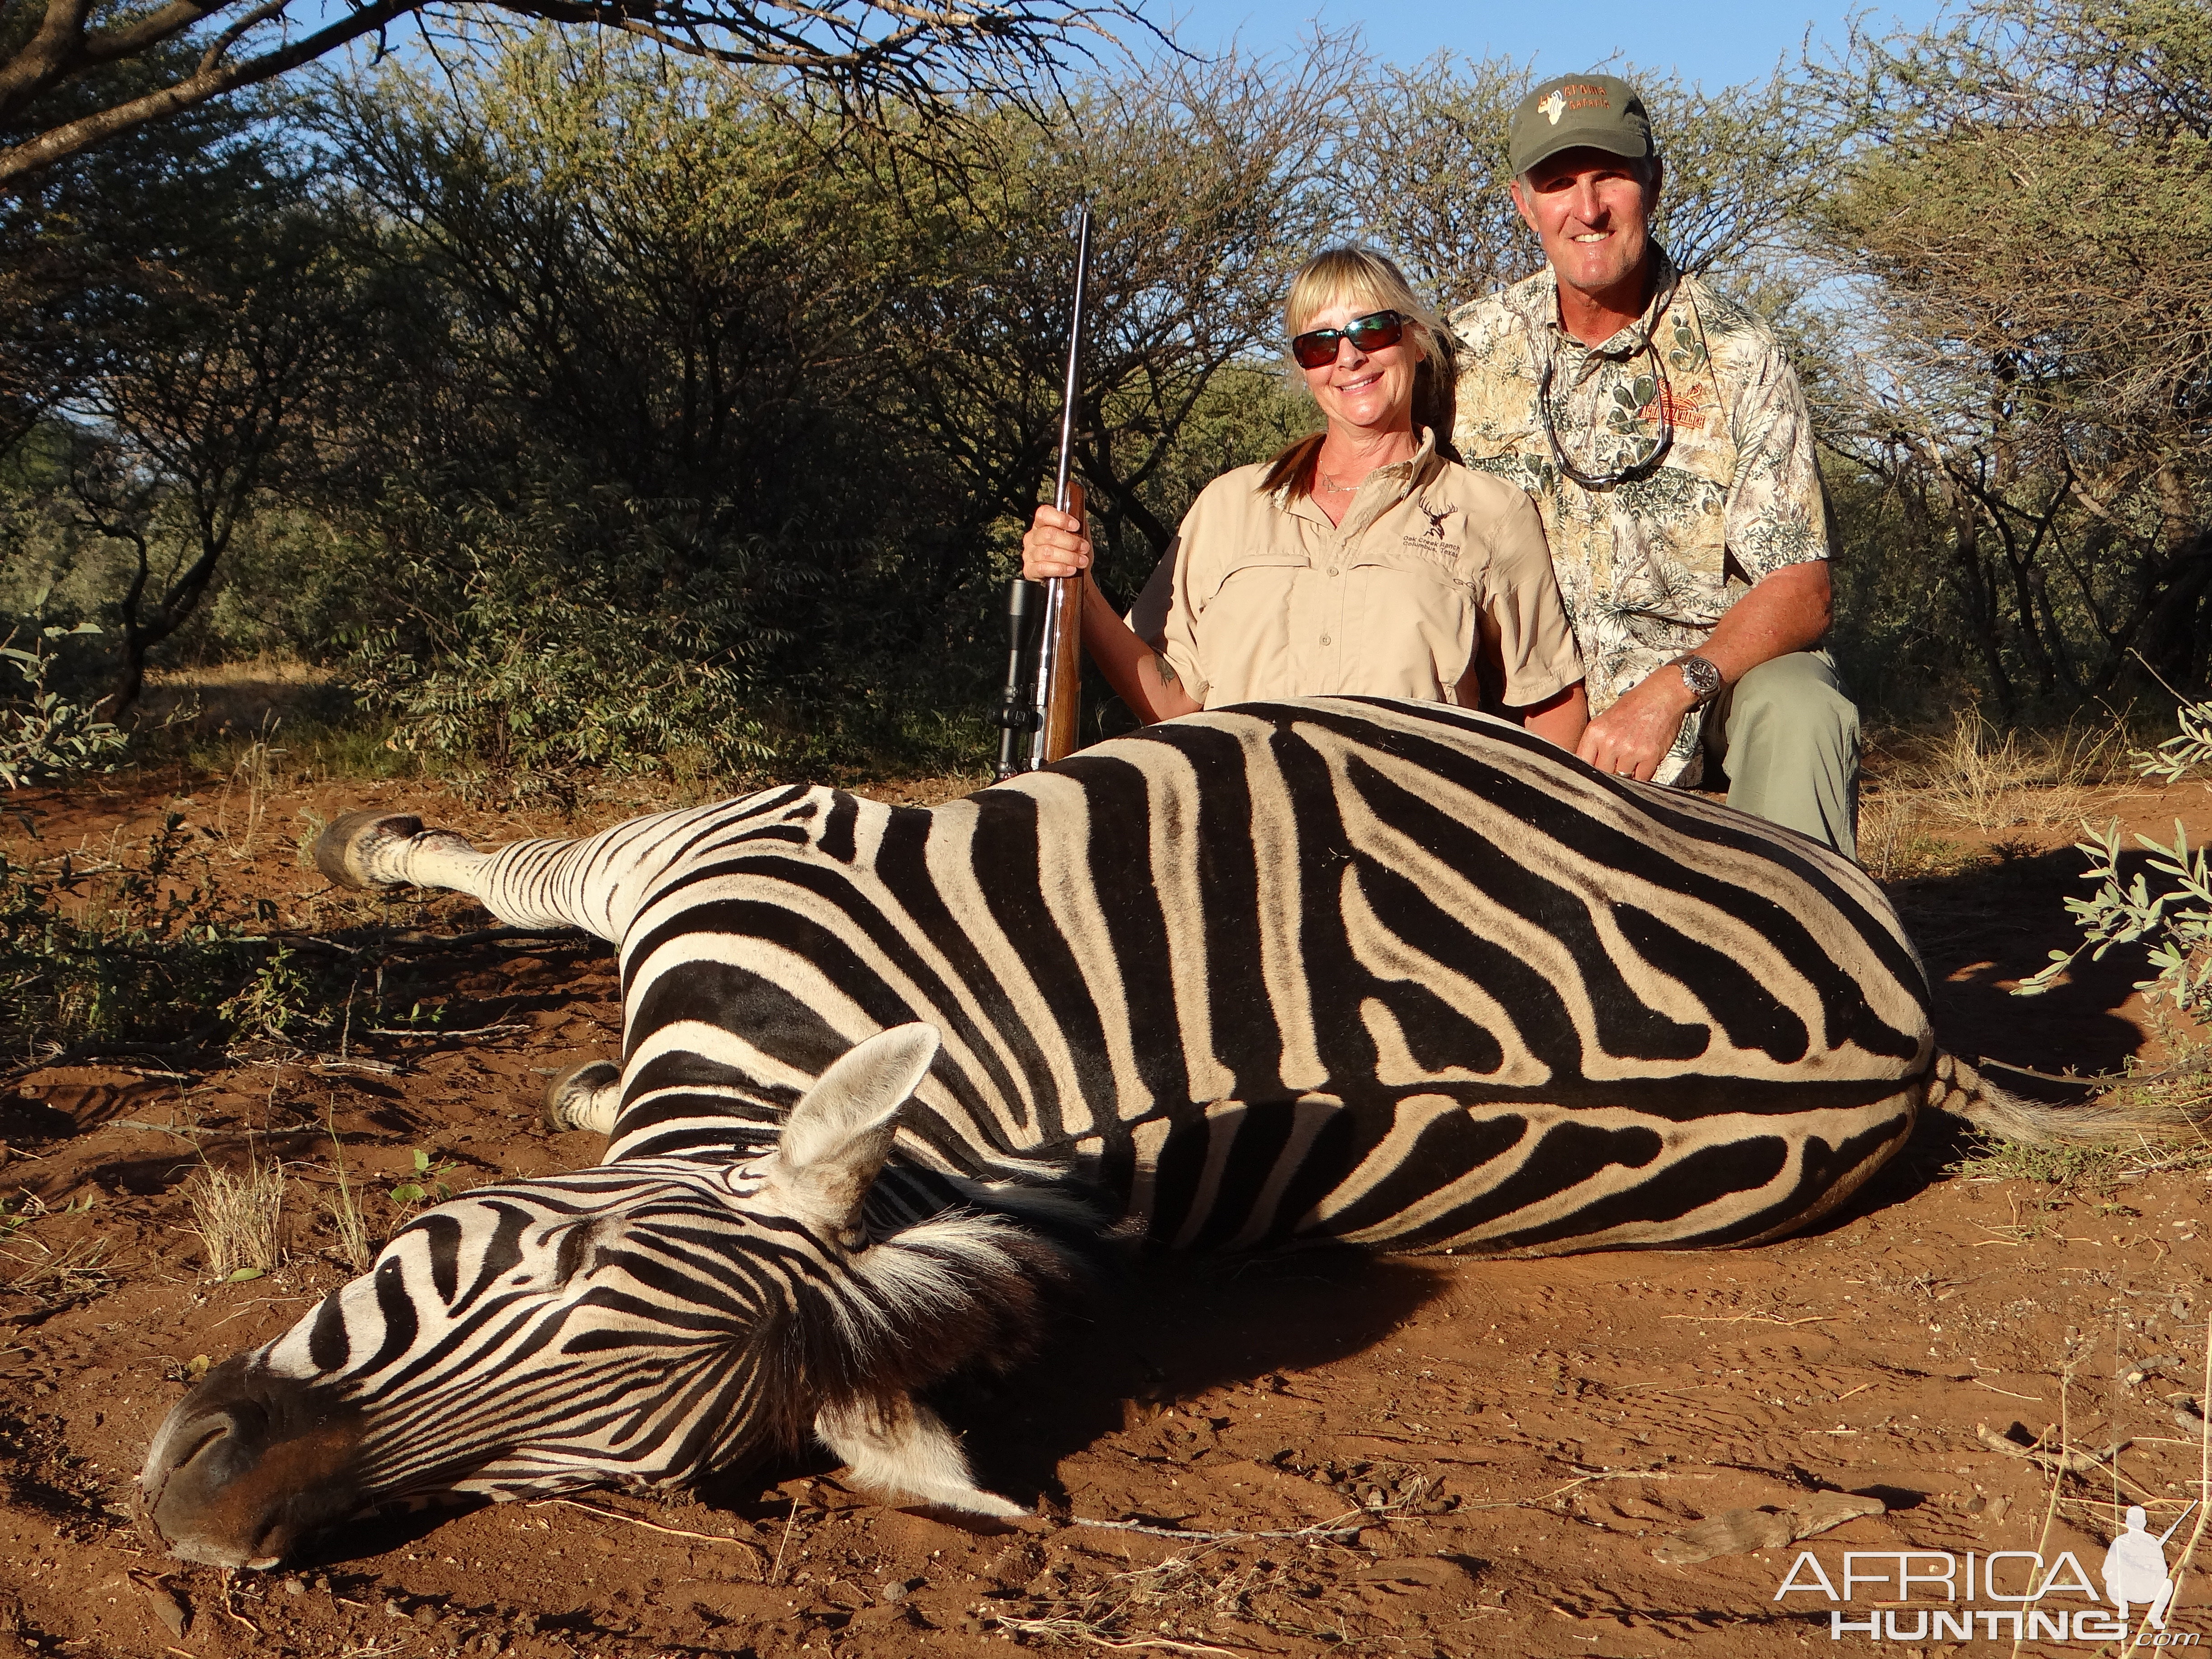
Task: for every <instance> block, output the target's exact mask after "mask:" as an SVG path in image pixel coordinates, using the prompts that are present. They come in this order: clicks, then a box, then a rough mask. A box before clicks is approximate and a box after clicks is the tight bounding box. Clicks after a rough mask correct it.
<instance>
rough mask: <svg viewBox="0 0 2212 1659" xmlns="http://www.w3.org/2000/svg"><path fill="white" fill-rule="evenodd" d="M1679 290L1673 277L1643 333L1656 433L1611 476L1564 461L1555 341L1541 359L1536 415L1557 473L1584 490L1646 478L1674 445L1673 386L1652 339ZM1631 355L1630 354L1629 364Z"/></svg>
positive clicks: (1557, 356)
mask: <svg viewBox="0 0 2212 1659" xmlns="http://www.w3.org/2000/svg"><path fill="white" fill-rule="evenodd" d="M1680 286H1681V278H1680V276H1679V274H1678V275H1677V276H1674V278H1673V279H1671V280H1670V281H1669V282H1668V284H1667V291H1666V292H1665V293H1664V294H1663V295H1661V296H1660V299H1659V303H1658V304H1657V305H1656V306H1655V307H1652V312H1651V324H1650V327H1648V328H1646V329H1645V330H1644V350H1645V351H1647V352H1649V353H1650V356H1651V368H1652V372H1653V374H1654V375H1655V377H1656V379H1657V380H1658V382H1659V431H1658V434H1657V435H1656V437H1654V438H1653V440H1652V441H1651V447H1650V449H1649V450H1647V451H1646V452H1644V454H1642V455H1641V456H1639V457H1638V458H1637V459H1635V460H1633V461H1631V462H1630V463H1629V464H1628V465H1626V466H1620V467H1615V468H1614V469H1613V471H1610V472H1585V471H1583V470H1582V468H1580V467H1578V466H1577V465H1575V464H1574V463H1573V462H1572V461H1571V460H1569V459H1567V452H1566V450H1565V447H1563V446H1562V445H1561V444H1560V442H1559V428H1558V427H1557V426H1556V425H1554V424H1553V421H1552V377H1553V374H1555V373H1557V371H1558V369H1559V343H1558V342H1557V341H1556V340H1554V341H1553V342H1552V343H1551V345H1550V347H1549V349H1547V352H1546V353H1545V356H1544V373H1543V375H1542V377H1541V379H1540V380H1538V381H1537V382H1536V413H1537V416H1538V417H1539V418H1540V419H1541V420H1542V422H1543V423H1544V438H1545V441H1546V442H1547V443H1549V444H1550V445H1551V447H1552V460H1553V464H1554V465H1557V466H1558V467H1559V471H1561V472H1563V473H1565V475H1566V476H1567V477H1570V478H1571V479H1573V480H1574V481H1575V482H1576V483H1578V484H1580V485H1581V486H1582V487H1583V489H1612V488H1613V486H1614V485H1615V484H1619V483H1627V482H1628V481H1629V480H1630V479H1632V478H1641V477H1648V476H1649V475H1650V473H1652V472H1654V471H1657V470H1658V466H1659V463H1660V462H1661V461H1662V460H1664V459H1666V456H1667V452H1668V450H1669V449H1671V448H1673V447H1674V382H1673V381H1672V380H1668V378H1667V358H1666V355H1665V354H1664V353H1663V352H1662V351H1661V350H1660V349H1659V346H1658V343H1657V341H1656V338H1655V336H1656V334H1657V332H1658V329H1659V322H1660V319H1662V318H1663V317H1664V316H1665V315H1666V314H1667V308H1668V307H1669V306H1671V305H1673V304H1674V292H1675V290H1676V289H1678V288H1679V287H1680ZM1633 356H1634V354H1631V358H1632V360H1633Z"/></svg>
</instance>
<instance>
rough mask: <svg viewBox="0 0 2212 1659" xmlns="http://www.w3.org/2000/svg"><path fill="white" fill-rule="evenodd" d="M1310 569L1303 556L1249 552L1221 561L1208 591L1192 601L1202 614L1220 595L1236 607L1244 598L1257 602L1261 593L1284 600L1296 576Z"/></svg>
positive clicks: (1262, 550) (1258, 550)
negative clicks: (1233, 602) (1274, 595)
mask: <svg viewBox="0 0 2212 1659" xmlns="http://www.w3.org/2000/svg"><path fill="white" fill-rule="evenodd" d="M1310 568H1311V566H1310V563H1309V562H1308V561H1307V559H1306V556H1305V555H1304V554H1303V553H1287V552H1283V551H1280V550H1276V549H1273V548H1253V549H1250V550H1248V551H1245V552H1242V553H1237V554H1235V555H1233V556H1231V557H1230V558H1228V559H1226V560H1225V561H1224V562H1223V563H1222V566H1221V568H1220V570H1219V571H1218V573H1217V574H1216V575H1215V577H1214V580H1213V583H1212V587H1211V589H1210V590H1209V591H1204V592H1198V593H1196V594H1194V596H1193V598H1194V599H1195V601H1196V603H1197V606H1198V609H1199V610H1200V611H1204V610H1206V608H1207V607H1208V606H1210V605H1212V604H1213V603H1214V601H1215V600H1217V599H1220V598H1221V597H1222V596H1223V595H1224V594H1228V595H1231V597H1232V598H1233V599H1235V600H1236V601H1237V603H1238V604H1243V602H1244V601H1245V600H1246V599H1247V598H1248V597H1249V598H1252V599H1257V598H1259V597H1260V596H1261V595H1262V594H1263V593H1265V594H1276V595H1281V596H1285V597H1287V595H1288V594H1289V592H1290V588H1291V581H1292V580H1293V579H1294V578H1295V577H1296V576H1297V573H1298V572H1299V571H1301V570H1305V569H1310Z"/></svg>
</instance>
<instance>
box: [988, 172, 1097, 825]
mask: <svg viewBox="0 0 2212 1659" xmlns="http://www.w3.org/2000/svg"><path fill="white" fill-rule="evenodd" d="M1090 271H1091V210H1090V209H1089V208H1087V207H1085V208H1084V209H1083V210H1081V211H1080V212H1079V215H1078V216H1077V218H1076V222H1075V306H1074V314H1073V316H1072V317H1071V318H1070V319H1069V321H1068V325H1067V379H1066V383H1065V385H1064V386H1062V387H1061V389H1060V474H1059V482H1058V484H1057V485H1056V487H1055V489H1054V495H1053V504H1054V506H1055V507H1058V508H1059V509H1060V511H1061V512H1063V513H1065V512H1066V511H1067V507H1068V501H1069V499H1070V497H1069V492H1068V478H1067V471H1068V461H1069V456H1070V452H1071V451H1072V450H1073V447H1074V442H1075V412H1076V401H1077V398H1079V396H1080V394H1081V380H1080V378H1079V376H1080V372H1081V369H1082V364H1083V300H1084V290H1085V287H1086V285H1087V282H1088V278H1089V276H1090ZM1083 580H1084V578H1083V573H1082V572H1081V571H1078V572H1076V574H1074V575H1073V576H1060V577H1055V578H1054V580H1051V581H1048V582H1033V581H1028V580H1024V579H1023V578H1022V577H1019V576H1017V577H1015V578H1014V579H1013V580H1012V583H1010V584H1009V585H1008V586H1007V590H1006V634H1007V646H1008V652H1007V658H1006V695H1005V696H1004V697H1003V698H1002V699H1001V701H1000V706H999V726H1000V732H999V779H1000V781H1001V782H1004V781H1006V779H1008V778H1010V777H1012V776H1013V775H1015V774H1016V773H1018V772H1034V771H1036V769H1038V768H1039V767H1041V766H1049V765H1050V764H1051V763H1053V762H1054V761H1056V760H1061V759H1064V758H1065V757H1066V756H1068V755H1069V754H1071V753H1073V751H1074V749H1075V738H1076V720H1077V714H1078V700H1079V696H1081V693H1082V689H1083ZM1040 635H1042V638H1040V637H1039V636H1040ZM1033 651H1034V653H1035V654H1034V656H1033V655H1032V652H1033Z"/></svg>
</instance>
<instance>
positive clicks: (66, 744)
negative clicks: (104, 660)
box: [0, 623, 126, 789]
mask: <svg viewBox="0 0 2212 1659" xmlns="http://www.w3.org/2000/svg"><path fill="white" fill-rule="evenodd" d="M99 632H100V629H98V628H97V627H95V626H94V625H93V624H92V623H78V624H77V625H76V627H74V628H65V627H62V626H60V625H58V624H48V625H47V626H46V627H43V628H38V627H35V626H34V629H33V633H32V635H31V639H30V643H29V644H28V645H27V646H19V645H17V644H16V643H15V641H16V640H17V639H18V638H20V637H21V634H22V630H21V629H17V630H16V632H15V633H13V634H10V635H8V637H7V638H6V639H5V640H4V641H0V664H4V665H6V666H7V668H8V669H9V671H11V672H12V673H13V674H14V676H15V678H16V680H17V681H18V682H19V684H18V687H17V689H16V690H15V691H14V693H13V694H12V695H8V696H0V787H5V788H9V789H20V788H21V787H23V786H24V785H25V784H27V783H46V782H51V781H55V780H58V779H61V778H66V777H68V776H70V775H71V774H73V773H77V772H86V771H92V770H94V769H100V768H101V767H103V766H106V765H109V764H112V762H113V757H116V756H118V755H119V754H120V753H121V752H122V751H123V750H124V747H125V742H126V739H125V737H124V734H123V732H122V731H121V730H120V729H119V728H118V727H117V726H115V725H114V723H113V722H112V721H109V720H102V719H100V717H99V715H98V714H96V713H95V712H94V710H93V709H91V708H87V707H86V706H85V705H84V704H83V703H82V702H77V701H76V700H75V699H74V698H72V697H70V696H68V695H66V694H65V693H64V691H62V690H60V689H58V688H56V687H54V686H52V685H50V684H48V681H49V679H50V678H51V677H52V673H53V671H54V653H53V648H52V647H53V641H57V640H64V639H72V638H77V637H81V636H82V635H87V634H98V633H99Z"/></svg>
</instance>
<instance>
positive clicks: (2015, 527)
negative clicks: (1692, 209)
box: [1807, 0, 2212, 711]
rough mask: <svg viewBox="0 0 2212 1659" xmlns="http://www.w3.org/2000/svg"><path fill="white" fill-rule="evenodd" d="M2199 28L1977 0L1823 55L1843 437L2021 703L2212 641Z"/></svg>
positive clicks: (2177, 670) (2201, 665)
mask: <svg viewBox="0 0 2212 1659" xmlns="http://www.w3.org/2000/svg"><path fill="white" fill-rule="evenodd" d="M2205 42H2206V33H2205V30H2204V27H2203V9H2202V8H2201V7H2200V6H2197V5H2194V4H2190V3H2173V0H1978V3H1975V4H1973V5H1971V6H1969V7H1966V8H1965V9H1962V10H1960V12H1958V13H1956V14H1954V15H1952V16H1951V17H1949V18H1948V19H1947V20H1945V21H1943V22H1942V24H1940V25H1938V26H1937V27H1934V28H1931V29H1930V30H1929V31H1927V32H1925V33H1921V34H1918V35H1914V36H1909V37H1906V38H1904V39H1902V40H1860V41H1859V42H1858V43H1857V46H1856V47H1855V49H1854V51H1853V52H1852V53H1851V54H1850V58H1849V59H1848V61H1845V62H1844V63H1841V64H1835V65H1832V66H1829V67H1828V68H1827V69H1826V70H1822V71H1820V72H1817V73H1815V74H1814V76H1813V86H1812V88H1811V90H1812V91H1813V92H1814V93H1816V94H1818V95H1819V97H1820V99H1821V100H1824V102H1825V106H1826V111H1827V119H1828V123H1829V131H1831V133H1832V135H1833V143H1834V145H1835V147H1836V149H1837V150H1838V154H1839V155H1840V156H1841V158H1842V165H1841V167H1840V168H1839V170H1838V173H1837V176H1836V179H1835V181H1834V183H1833V185H1832V187H1831V188H1830V189H1829V190H1828V191H1826V193H1825V195H1824V196H1823V197H1822V198H1821V200H1820V202H1819V203H1818V204H1816V206H1815V209H1814V211H1813V212H1812V213H1811V214H1810V215H1809V216H1808V222H1807V228H1808V231H1809V232H1811V233H1812V234H1813V235H1814V238H1815V240H1817V241H1818V242H1819V244H1820V246H1822V247H1823V248H1824V249H1825V251H1826V254H1827V256H1828V258H1830V259H1831V260H1832V262H1833V265H1832V268H1833V269H1835V270H1838V272H1839V273H1841V274H1843V275H1844V277H1845V278H1846V280H1847V282H1848V283H1849V284H1850V285H1849V287H1848V288H1847V289H1846V290H1845V291H1844V295H1843V296H1842V297H1843V301H1844V303H1843V305H1842V307H1841V310H1842V312H1843V319H1842V320H1841V322H1840V323H1839V324H1838V325H1837V326H1836V327H1835V328H1834V329H1833V330H1832V331H1831V335H1830V339H1829V342H1828V343H1829V347H1830V360H1829V362H1828V364H1827V367H1826V373H1825V374H1823V376H1822V377H1821V378H1820V386H1819V388H1818V390H1819V391H1820V393H1821V397H1822V402H1823V404H1824V407H1823V408H1822V410H1820V413H1821V415H1822V416H1823V424H1824V426H1825V428H1826V435H1827V436H1828V439H1829V441H1831V442H1832V444H1834V445H1835V446H1836V447H1838V450H1839V451H1840V452H1841V453H1844V454H1845V455H1847V456H1849V457H1850V459H1852V460H1853V461H1854V462H1855V463H1856V464H1857V465H1858V466H1859V467H1861V468H1863V469H1864V471H1865V472H1866V473H1867V474H1868V475H1869V477H1872V478H1874V479H1875V480H1878V481H1879V482H1880V483H1881V486H1882V492H1883V498H1884V500H1885V501H1887V502H1888V503H1890V504H1891V505H1892V506H1893V508H1894V511H1893V513H1892V515H1891V516H1890V518H1889V520H1888V523H1887V531H1886V534H1887V538H1888V539H1887V546H1886V547H1882V548H1879V549H1878V551H1879V552H1880V553H1881V554H1883V555H1884V556H1887V557H1890V558H1893V559H1895V560H1899V561H1901V562H1910V563H1912V564H1915V565H1917V566H1918V567H1919V568H1922V569H1924V570H1926V571H1929V572H1932V573H1936V574H1940V577H1941V579H1942V587H1941V590H1940V592H1939V595H1938V597H1940V598H1941V599H1942V600H1943V601H1944V604H1943V607H1942V609H1943V611H1944V613H1945V614H1944V615H1943V617H1942V626H1943V627H1944V628H1945V629H1946V631H1947V632H1948V634H1949V635H1950V636H1951V637H1953V638H1956V639H1960V640H1961V641H1962V642H1964V643H1965V644H1966V645H1967V646H1968V647H1970V648H1971V649H1972V651H1973V653H1975V655H1976V656H1977V657H1978V665H1979V667H1980V669H1981V671H1982V673H1983V676H1984V678H1985V680H1986V682H1987V684H1989V686H1990V690H1992V691H1993V692H1994V693H1995V695H1996V700H1997V702H1998V703H1999V704H2000V706H2001V707H2002V708H2005V709H2007V710H2008V711H2009V710H2014V709H2017V708H2020V707H2021V706H2022V704H2023V702H2024V700H2026V699H2029V698H2036V699H2054V698H2059V699H2063V698H2081V697H2087V696H2099V695H2102V694H2104V693H2106V692H2107V691H2109V690H2112V688H2113V687H2114V686H2115V685H2116V684H2118V683H2119V682H2120V680H2121V679H2122V678H2123V676H2124V673H2125V672H2126V671H2128V669H2129V665H2130V662H2131V661H2132V659H2133V658H2134V657H2135V656H2136V655H2138V654H2139V655H2140V656H2141V657H2142V658H2143V659H2146V660H2147V661H2148V663H2149V664H2150V665H2151V666H2152V668H2153V669H2154V671H2156V672H2158V673H2160V674H2162V675H2163V676H2164V677H2165V678H2167V679H2168V680H2170V681H2172V683H2174V684H2177V685H2179V686H2181V687H2182V688H2183V689H2184V690H2195V689H2198V688H2201V687H2202V686H2203V684H2205V677H2206V674H2207V671H2208V668H2212V663H2208V658H2207V653H2208V648H2212V535H2208V534H2207V531H2206V515H2205V512H2204V507H2203V497H2204V491H2205V489H2206V488H2207V486H2208V484H2212V459H2208V458H2212V442H2208V440H2212V424H2208V423H2212V296H2208V294H2207V291H2206V289H2205V287H2204V284H2203V282H2202V280H2201V276H2202V271H2203V266H2204V263H2205V260H2206V258H2208V256H2212V76H2208V75H2207V72H2206V71H2207V67H2208V60H2207V48H2206V44H2205Z"/></svg>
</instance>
